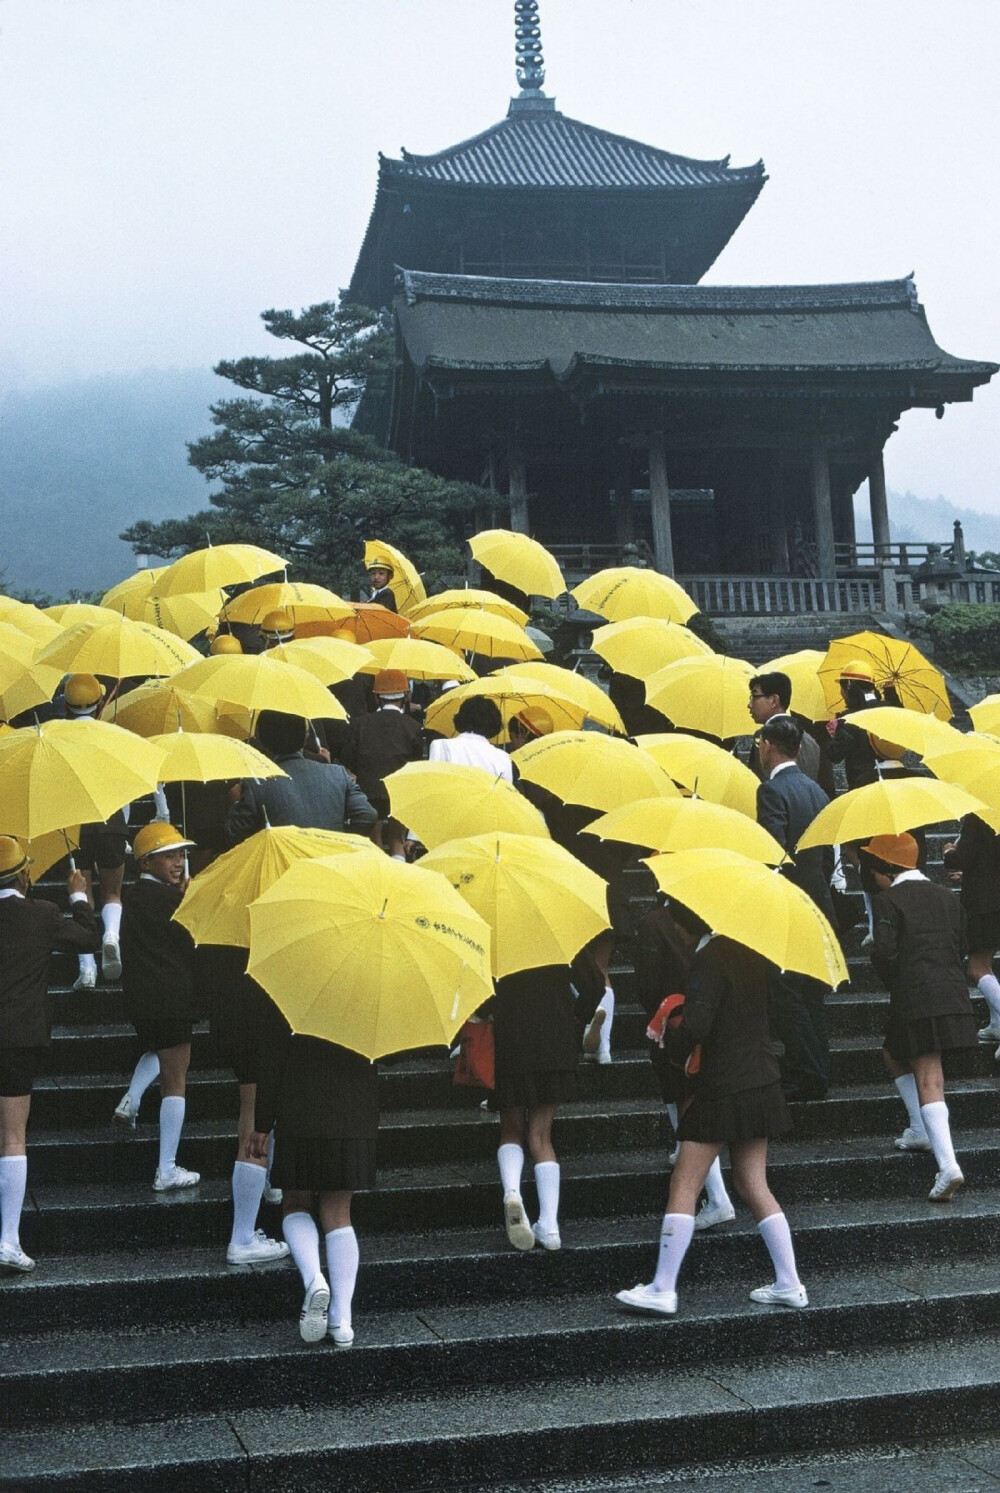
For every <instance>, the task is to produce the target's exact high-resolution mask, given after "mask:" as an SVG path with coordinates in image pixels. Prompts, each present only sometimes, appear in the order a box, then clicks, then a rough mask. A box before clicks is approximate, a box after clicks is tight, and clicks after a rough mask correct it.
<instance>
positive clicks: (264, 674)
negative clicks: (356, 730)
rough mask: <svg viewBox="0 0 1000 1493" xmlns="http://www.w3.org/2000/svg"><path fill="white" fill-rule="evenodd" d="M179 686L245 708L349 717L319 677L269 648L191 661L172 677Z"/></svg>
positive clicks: (315, 716) (310, 717) (311, 717)
mask: <svg viewBox="0 0 1000 1493" xmlns="http://www.w3.org/2000/svg"><path fill="white" fill-rule="evenodd" d="M174 684H175V685H176V687H177V689H179V690H182V691H183V692H184V693H185V694H189V695H198V696H200V697H201V698H202V699H205V700H215V701H217V702H220V703H221V702H225V703H226V704H228V705H238V706H240V707H241V708H242V709H243V710H249V711H258V710H281V711H284V712H286V714H288V715H300V716H303V717H304V718H305V719H306V720H327V721H329V720H334V721H343V720H346V719H347V712H346V711H345V710H344V707H343V706H342V705H341V704H340V702H339V700H335V699H334V697H333V695H331V694H330V693H329V691H328V690H325V689H324V688H323V686H322V685H321V684H320V682H319V680H318V679H317V678H316V677H315V676H314V675H312V674H307V673H306V671H305V669H299V668H297V667H296V666H295V664H288V663H280V662H278V661H277V660H275V659H272V658H270V657H269V656H268V655H267V654H266V653H260V654H234V653H222V654H219V655H218V656H217V657H215V658H203V659H199V661H198V662H197V663H195V664H190V665H189V666H188V667H187V668H186V669H185V670H184V671H183V672H182V673H181V674H178V675H175V676H174Z"/></svg>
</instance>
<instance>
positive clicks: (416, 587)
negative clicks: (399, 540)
mask: <svg viewBox="0 0 1000 1493" xmlns="http://www.w3.org/2000/svg"><path fill="white" fill-rule="evenodd" d="M378 560H388V561H389V562H390V564H391V565H392V572H393V573H392V575H391V576H390V577H389V590H390V591H391V592H392V594H393V596H394V597H395V599H396V607H397V609H398V610H399V611H400V612H402V613H403V614H404V615H405V616H410V615H411V614H412V612H413V608H414V607H418V606H419V605H420V604H421V602H423V601H426V599H427V592H426V591H425V590H424V583H423V581H422V580H421V579H420V572H419V571H418V570H417V567H416V566H415V565H414V563H413V561H412V560H410V559H409V558H408V557H407V556H406V555H404V554H403V551H402V550H398V549H396V548H395V547H394V546H393V545H391V544H386V543H385V541H384V540H383V539H369V540H367V541H366V542H365V568H366V569H367V568H368V566H369V565H374V564H375V563H376V561H378Z"/></svg>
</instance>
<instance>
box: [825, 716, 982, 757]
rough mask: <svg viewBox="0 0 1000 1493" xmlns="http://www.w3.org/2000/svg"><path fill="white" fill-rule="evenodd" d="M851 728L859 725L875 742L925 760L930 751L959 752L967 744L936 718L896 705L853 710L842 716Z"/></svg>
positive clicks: (959, 733) (964, 739) (952, 727)
mask: <svg viewBox="0 0 1000 1493" xmlns="http://www.w3.org/2000/svg"><path fill="white" fill-rule="evenodd" d="M844 720H845V721H849V722H850V724H851V725H852V726H860V727H861V729H862V731H867V732H868V733H869V735H870V736H872V737H873V738H875V742H876V749H877V743H879V742H883V741H884V742H888V743H889V745H890V746H894V747H902V748H903V750H904V751H908V752H917V753H918V754H919V755H920V756H921V757H926V756H927V755H928V754H929V753H930V752H937V751H942V752H944V751H950V750H953V749H956V750H957V749H959V748H960V747H961V745H962V743H963V742H966V741H968V737H967V736H963V734H962V732H961V731H956V730H955V727H954V726H949V725H948V723H947V722H946V721H942V720H938V718H937V716H936V715H920V714H918V712H917V711H915V710H904V709H903V708H902V707H901V706H899V705H875V706H873V708H872V709H871V710H855V711H852V712H851V713H850V714H848V715H845V716H844Z"/></svg>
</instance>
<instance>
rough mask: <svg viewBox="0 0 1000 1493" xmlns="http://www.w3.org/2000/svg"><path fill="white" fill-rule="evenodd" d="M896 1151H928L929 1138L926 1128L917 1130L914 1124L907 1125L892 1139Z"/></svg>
mask: <svg viewBox="0 0 1000 1493" xmlns="http://www.w3.org/2000/svg"><path fill="white" fill-rule="evenodd" d="M893 1145H894V1146H895V1147H896V1150H897V1151H930V1150H932V1149H933V1147H932V1146H931V1138H930V1136H929V1135H928V1134H927V1131H926V1130H922V1129H921V1130H918V1129H917V1127H916V1126H915V1125H907V1127H906V1129H905V1130H904V1131H903V1133H902V1135H897V1136H896V1139H895V1140H894V1141H893Z"/></svg>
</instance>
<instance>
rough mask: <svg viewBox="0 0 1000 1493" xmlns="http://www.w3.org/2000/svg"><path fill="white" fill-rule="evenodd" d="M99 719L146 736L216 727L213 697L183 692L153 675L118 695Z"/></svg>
mask: <svg viewBox="0 0 1000 1493" xmlns="http://www.w3.org/2000/svg"><path fill="white" fill-rule="evenodd" d="M101 719H102V720H105V721H110V722H111V723H112V725H115V726H121V727H123V728H124V729H125V730H126V731H134V732H135V734H136V736H145V737H150V736H160V735H162V734H163V733H164V732H169V731H178V730H183V731H218V729H219V722H218V717H217V714H216V708H215V703H214V701H212V700H201V699H198V698H197V697H195V696H193V695H187V694H185V693H184V691H183V690H179V689H178V688H177V687H176V685H175V684H174V683H173V681H172V680H171V679H156V680H154V681H152V682H151V683H149V684H140V685H139V686H138V687H137V688H136V689H133V690H129V692H128V694H125V695H118V696H117V697H116V698H115V699H114V700H112V702H111V704H110V705H109V707H108V709H107V710H106V711H105V713H104V715H103V716H102V717H101Z"/></svg>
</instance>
